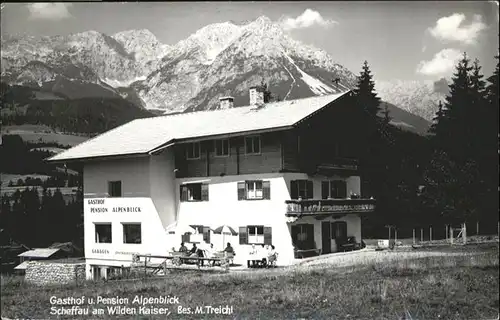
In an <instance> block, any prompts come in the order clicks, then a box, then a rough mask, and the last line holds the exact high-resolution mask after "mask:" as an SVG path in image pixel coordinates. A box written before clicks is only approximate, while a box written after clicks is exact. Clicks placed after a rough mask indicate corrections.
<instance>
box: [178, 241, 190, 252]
mask: <svg viewBox="0 0 500 320" xmlns="http://www.w3.org/2000/svg"><path fill="white" fill-rule="evenodd" d="M179 252H184V253H186V252H188V248H187V247H186V246H185V245H184V242H181V247H180V248H179Z"/></svg>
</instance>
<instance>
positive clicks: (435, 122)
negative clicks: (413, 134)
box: [429, 100, 444, 138]
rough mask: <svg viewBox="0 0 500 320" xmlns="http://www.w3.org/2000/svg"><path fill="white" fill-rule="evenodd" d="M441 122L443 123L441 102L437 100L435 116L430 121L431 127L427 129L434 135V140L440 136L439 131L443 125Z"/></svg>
mask: <svg viewBox="0 0 500 320" xmlns="http://www.w3.org/2000/svg"><path fill="white" fill-rule="evenodd" d="M443 121H444V110H443V104H442V103H441V100H439V104H438V110H437V111H436V116H435V117H434V118H433V119H432V125H431V127H430V128H429V132H430V133H432V134H434V137H435V138H436V137H440V136H441V132H439V131H440V129H441V128H442V127H443V125H444V124H443Z"/></svg>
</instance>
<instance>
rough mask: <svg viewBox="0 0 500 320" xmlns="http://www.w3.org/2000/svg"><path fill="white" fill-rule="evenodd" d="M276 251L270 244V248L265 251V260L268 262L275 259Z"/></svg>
mask: <svg viewBox="0 0 500 320" xmlns="http://www.w3.org/2000/svg"><path fill="white" fill-rule="evenodd" d="M276 256H277V253H276V250H275V248H274V246H273V245H271V249H270V250H269V251H268V253H267V260H268V261H269V263H270V264H272V263H273V262H275V261H276V258H277V257H276Z"/></svg>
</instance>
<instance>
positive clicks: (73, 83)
mask: <svg viewBox="0 0 500 320" xmlns="http://www.w3.org/2000/svg"><path fill="white" fill-rule="evenodd" d="M1 59H2V69H1V71H2V81H3V82H6V83H8V84H11V85H22V86H30V87H33V88H38V89H43V90H47V91H51V92H54V93H58V94H59V95H62V96H66V97H67V98H69V99H71V98H89V97H103V96H104V97H113V98H116V97H120V98H122V99H126V100H128V101H129V102H133V103H134V104H136V105H138V106H140V107H142V108H146V109H149V110H156V111H160V112H161V113H172V112H184V111H194V110H201V109H216V108H217V107H218V98H219V97H220V96H225V95H231V96H233V97H234V98H235V101H234V103H235V105H236V106H238V105H245V104H248V88H249V87H250V86H252V85H256V84H259V83H260V82H261V80H262V79H265V81H266V82H267V84H268V86H269V88H270V89H271V91H272V92H273V93H274V94H275V95H277V96H279V97H280V98H281V99H285V100H287V99H296V98H303V97H309V96H313V95H322V94H327V93H334V92H338V91H343V90H345V89H346V88H352V87H353V86H354V85H355V82H356V76H355V75H354V74H353V73H352V72H351V71H349V70H347V69H346V68H345V67H343V66H342V65H341V64H339V63H338V62H337V61H335V60H334V59H333V57H332V56H330V55H329V54H328V53H326V52H325V51H323V50H321V49H318V48H315V47H313V46H310V45H306V44H303V43H301V42H299V41H296V40H294V39H292V38H291V37H290V35H289V34H288V33H287V32H285V31H284V30H283V29H282V28H281V26H280V25H279V24H277V23H274V22H272V21H271V20H270V19H269V18H267V17H264V16H263V17H259V18H258V19H256V20H254V21H251V22H249V23H247V24H243V25H238V24H235V23H232V22H224V23H215V24H211V25H208V26H205V27H204V28H201V29H199V30H198V31H197V32H195V33H194V34H192V35H191V36H189V37H188V38H186V39H184V40H182V41H180V42H178V43H177V44H175V45H173V46H168V45H164V44H162V43H160V42H159V41H158V39H157V38H156V37H155V36H154V35H153V34H152V33H151V32H149V31H148V30H130V31H124V32H119V33H117V34H114V35H111V36H108V35H105V34H103V33H99V32H96V31H88V32H82V33H78V34H72V35H67V36H52V37H41V38H35V37H30V36H24V37H12V36H7V35H2V40H1ZM333 79H339V82H338V84H337V83H336V84H334V83H333V82H332V80H333ZM414 87H415V88H417V89H414V90H413V89H412V90H413V92H418V93H419V94H420V93H422V94H424V95H427V96H429V103H428V105H426V104H425V103H424V104H422V103H420V102H421V101H426V100H425V99H421V98H420V97H419V98H416V99H414V98H408V97H407V92H410V91H411V90H409V89H408V86H407V85H403V84H401V85H399V86H394V85H393V84H385V83H381V84H377V88H378V89H379V90H380V96H381V97H382V98H384V99H386V100H387V101H388V102H390V109H391V108H392V109H394V108H396V106H397V107H400V108H402V109H404V110H406V111H409V112H411V113H413V114H416V115H418V116H423V117H424V118H426V119H429V116H428V114H431V113H432V114H433V113H434V112H435V111H434V110H432V111H428V110H427V109H429V108H430V107H434V105H432V104H431V102H430V101H434V100H435V99H437V96H436V97H435V96H434V95H433V94H434V93H433V92H431V91H432V90H430V89H426V88H428V85H427V84H424V85H423V86H422V85H419V84H418V83H415V85H414ZM410 88H413V87H411V86H410ZM419 90H420V91H419ZM423 109H425V110H423ZM403 112H404V111H403ZM395 114H402V113H401V110H396V111H395ZM418 116H414V117H413V118H412V115H411V114H409V115H406V116H405V119H406V120H405V121H403V120H401V119H395V120H394V122H395V123H396V122H400V123H401V122H405V125H406V126H407V127H412V126H413V127H415V126H416V123H419V124H418V125H417V126H421V125H422V123H424V124H426V123H427V122H425V121H424V122H422V121H421V120H422V119H420V118H419V117H418ZM430 118H432V117H430ZM408 122H413V124H412V123H408ZM426 126H428V124H426V125H424V127H423V128H418V129H416V131H422V132H423V131H425V130H426V128H425V127H426Z"/></svg>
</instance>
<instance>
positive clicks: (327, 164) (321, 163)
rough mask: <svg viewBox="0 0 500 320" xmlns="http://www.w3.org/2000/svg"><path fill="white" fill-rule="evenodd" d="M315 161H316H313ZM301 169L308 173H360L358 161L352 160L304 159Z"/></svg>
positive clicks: (337, 158) (338, 158)
mask: <svg viewBox="0 0 500 320" xmlns="http://www.w3.org/2000/svg"><path fill="white" fill-rule="evenodd" d="M312 159H314V160H312ZM300 164H301V168H302V169H304V170H305V171H307V172H311V171H312V172H315V173H327V174H328V173H350V174H352V173H356V172H357V171H358V160H357V159H352V158H340V157H336V158H332V159H328V160H326V159H324V160H320V159H316V158H315V157H311V156H310V157H302V158H301V162H300Z"/></svg>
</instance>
